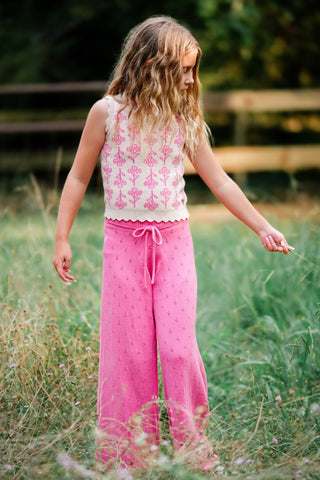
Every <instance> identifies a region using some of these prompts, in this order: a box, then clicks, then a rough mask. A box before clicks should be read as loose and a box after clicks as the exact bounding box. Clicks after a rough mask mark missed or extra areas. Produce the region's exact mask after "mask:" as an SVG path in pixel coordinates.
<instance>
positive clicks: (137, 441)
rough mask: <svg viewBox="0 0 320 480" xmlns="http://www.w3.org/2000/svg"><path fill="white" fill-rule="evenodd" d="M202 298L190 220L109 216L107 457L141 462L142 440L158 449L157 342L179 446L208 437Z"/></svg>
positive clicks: (104, 368)
mask: <svg viewBox="0 0 320 480" xmlns="http://www.w3.org/2000/svg"><path fill="white" fill-rule="evenodd" d="M196 297H197V281H196V271H195V264H194V253H193V243H192V238H191V234H190V229H189V222H188V221H187V220H183V221H179V222H161V223H157V222H153V223H150V222H131V221H128V222H127V221H114V220H106V222H105V242H104V266H103V284H102V303H101V337H100V365H99V387H98V430H99V432H100V435H99V439H100V440H99V446H98V454H97V456H98V458H99V459H100V460H101V461H102V462H103V463H106V464H110V465H112V463H113V462H114V461H121V462H122V463H123V464H126V465H131V466H133V467H140V466H143V465H144V459H143V458H142V456H141V451H142V450H141V448H140V447H141V445H147V446H148V448H149V449H150V447H151V450H152V449H153V450H155V449H156V447H154V445H157V443H158V441H159V439H158V432H159V409H158V402H157V399H158V361H157V346H158V349H159V355H160V361H161V370H162V377H163V385H164V392H165V396H166V401H167V408H168V414H169V421H170V432H171V436H172V440H173V444H174V447H175V448H176V449H179V448H180V447H181V446H182V445H184V444H185V443H186V442H189V443H190V444H194V443H195V442H196V443H198V442H199V441H200V440H201V439H203V438H205V436H204V430H205V428H206V423H207V416H208V399H207V383H206V374H205V371H204V366H203V362H202V359H201V356H200V353H199V349H198V345H197V340H196V334H195V316H196ZM139 446H140V447H139ZM145 454H146V452H145V451H144V453H143V456H145Z"/></svg>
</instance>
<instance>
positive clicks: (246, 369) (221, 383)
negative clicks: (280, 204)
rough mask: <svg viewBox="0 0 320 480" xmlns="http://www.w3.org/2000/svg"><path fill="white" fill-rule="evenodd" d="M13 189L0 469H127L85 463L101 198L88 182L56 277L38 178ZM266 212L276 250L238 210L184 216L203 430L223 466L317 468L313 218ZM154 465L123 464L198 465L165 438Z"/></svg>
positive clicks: (0, 260)
mask: <svg viewBox="0 0 320 480" xmlns="http://www.w3.org/2000/svg"><path fill="white" fill-rule="evenodd" d="M24 194H25V195H26V199H27V200H26V203H27V208H22V211H21V210H20V211H18V213H17V212H15V211H12V209H10V208H9V207H10V206H8V208H7V209H4V210H3V212H2V217H1V219H0V222H1V246H0V280H1V283H0V318H1V319H0V329H1V330H0V335H1V366H0V369H1V376H0V389H1V404H0V408H1V417H0V418H1V424H0V465H1V466H0V478H4V479H5V478H15V479H26V480H29V479H30V480H31V479H32V480H33V479H38V478H39V479H40V478H45V479H56V478H59V477H60V478H63V479H76V478H97V479H102V478H104V479H112V478H124V475H123V472H122V473H120V474H116V473H115V472H113V473H106V472H100V473H99V472H95V473H94V446H95V408H96V389H97V365H98V346H99V306H100V284H101V267H102V242H103V207H102V202H101V199H99V200H97V199H96V198H95V197H93V196H90V195H88V196H87V197H86V199H85V201H84V204H83V208H82V210H81V212H80V214H79V216H78V218H77V220H76V223H75V225H74V228H73V231H72V236H71V243H72V246H73V255H74V258H73V272H74V274H75V275H76V277H77V279H78V281H77V283H76V284H74V285H72V286H70V287H67V286H64V285H63V284H62V283H61V282H60V281H59V279H58V278H56V274H55V272H54V270H53V267H51V255H52V247H53V235H54V223H55V220H54V219H55V201H54V200H53V201H52V206H53V208H50V205H51V203H50V201H51V200H52V199H51V200H50V198H49V199H48V198H44V197H43V195H44V194H43V192H42V191H41V190H40V189H39V187H38V186H37V184H36V183H34V184H33V186H32V188H31V189H29V190H28V191H27V192H24ZM98 202H99V203H98ZM277 225H278V227H279V228H281V229H282V230H283V231H285V233H286V235H287V237H288V239H289V240H290V243H291V244H293V245H294V246H295V253H291V254H290V255H289V256H287V257H285V256H282V255H278V254H277V255H273V254H268V253H266V252H265V251H264V250H263V249H262V247H261V246H260V244H259V241H258V239H257V238H256V237H255V235H254V234H252V233H251V232H250V231H249V230H247V229H245V228H244V227H242V226H241V225H240V224H239V223H237V222H232V223H228V224H223V225H213V226H210V227H200V226H199V225H198V224H197V223H196V221H194V223H193V234H194V244H195V251H196V262H197V268H198V290H199V300H198V318H197V334H198V342H199V346H200V350H201V352H202V355H203V360H204V362H205V366H206V371H207V377H208V389H209V400H210V407H211V418H210V421H209V428H208V436H209V439H210V441H211V442H212V444H213V446H214V449H215V450H216V451H217V453H218V454H219V455H220V458H221V463H222V464H223V465H225V468H226V476H225V478H235V479H245V478H251V479H258V478H259V479H266V480H267V479H280V478H281V479H290V480H291V479H295V478H303V479H315V478H320V473H319V460H320V455H319V442H320V425H319V421H320V398H319V396H320V384H319V383H320V381H319V378H320V377H319V373H320V356H319V347H320V326H319V278H320V277H319V264H320V252H319V247H318V245H319V243H318V235H319V228H318V227H319V225H315V224H311V223H309V222H308V221H307V220H306V221H304V222H301V223H299V224H290V223H288V222H285V223H284V222H281V224H279V223H278V222H277ZM162 407H163V405H162ZM163 417H164V420H165V413H164V415H163ZM163 434H164V435H166V434H167V431H166V426H165V421H164V426H163ZM156 467H157V468H155V469H153V470H149V471H140V472H136V473H134V474H133V476H134V478H139V479H144V480H146V479H158V480H167V479H175V478H177V479H186V480H188V479H190V480H191V479H199V478H203V475H202V474H201V473H200V472H194V471H192V470H191V469H190V467H188V465H186V464H184V463H183V458H182V459H174V458H173V456H172V451H171V446H170V443H167V442H164V444H163V445H162V446H161V455H160V456H159V460H158V462H157V465H156ZM128 478H129V477H128Z"/></svg>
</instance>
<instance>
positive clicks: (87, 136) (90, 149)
mask: <svg viewBox="0 0 320 480" xmlns="http://www.w3.org/2000/svg"><path fill="white" fill-rule="evenodd" d="M107 115H108V102H106V101H105V99H101V100H99V101H98V102H96V103H95V104H94V105H93V107H92V108H91V110H90V112H89V114H88V118H87V121H86V124H85V126H84V129H83V132H82V135H81V139H80V143H79V147H78V150H77V153H76V156H75V159H74V162H73V165H72V167H71V170H70V172H69V174H68V177H67V179H66V182H65V185H64V188H63V191H62V195H61V200H60V206H59V213H58V220H57V228H56V241H55V248H54V253H53V261H52V262H53V265H54V266H55V269H56V271H57V273H58V275H59V277H60V278H61V279H62V280H63V281H64V282H65V283H67V284H70V281H74V280H75V278H74V277H73V276H72V275H71V274H70V272H69V269H70V266H71V257H72V255H71V248H70V245H69V234H70V230H71V227H72V225H73V222H74V219H75V217H76V215H77V213H78V210H79V208H80V205H81V202H82V199H83V196H84V194H85V191H86V189H87V186H88V183H89V180H90V178H91V176H92V173H93V170H94V167H95V165H96V163H97V159H98V157H99V155H100V152H101V149H102V147H103V144H104V142H105V135H106V133H105V121H106V118H107Z"/></svg>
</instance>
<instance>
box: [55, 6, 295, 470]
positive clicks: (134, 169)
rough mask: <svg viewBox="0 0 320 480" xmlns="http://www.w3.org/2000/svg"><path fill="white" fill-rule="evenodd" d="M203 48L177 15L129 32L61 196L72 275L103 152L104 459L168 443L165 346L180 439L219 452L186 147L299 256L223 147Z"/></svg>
mask: <svg viewBox="0 0 320 480" xmlns="http://www.w3.org/2000/svg"><path fill="white" fill-rule="evenodd" d="M200 57H201V50H200V47H199V45H198V42H197V41H196V40H195V39H194V37H193V36H192V35H191V33H190V32H189V31H188V30H187V29H186V28H184V27H183V26H181V25H179V24H178V23H177V22H176V21H175V20H173V19H171V18H168V17H164V16H160V17H152V18H150V19H148V20H146V21H145V22H143V23H142V24H140V25H138V26H137V27H135V28H134V29H133V30H132V31H131V32H130V33H129V35H128V37H127V39H126V41H125V43H124V47H123V51H122V55H121V56H120V59H119V62H118V65H117V66H116V68H115V71H114V75H113V79H112V81H111V84H110V87H109V90H108V92H107V94H106V95H105V96H104V98H102V99H101V100H99V101H98V102H96V103H95V104H94V105H93V107H92V109H91V110H90V112H89V115H88V118H87V121H86V125H85V127H84V130H83V133H82V137H81V141H80V145H79V148H78V151H77V154H76V157H75V160H74V164H73V166H72V168H71V170H70V173H69V175H68V178H67V180H66V183H65V186H64V189H63V193H62V197H61V203H60V208H59V214H58V222H57V231H56V244H55V250H54V256H53V264H54V266H55V268H56V270H57V273H58V275H59V276H60V277H61V279H62V280H63V281H64V282H65V283H67V284H70V282H71V281H74V280H75V278H74V277H73V276H72V275H71V273H70V265H71V249H70V246H69V243H68V237H69V233H70V230H71V226H72V224H73V221H74V219H75V216H76V214H77V212H78V209H79V207H80V204H81V201H82V198H83V195H84V193H85V190H86V187H87V185H88V182H89V179H90V177H91V175H92V172H93V169H94V167H95V164H96V161H97V158H98V156H99V155H100V154H101V167H102V177H103V186H104V200H105V242H104V251H103V255H104V262H103V282H102V301H101V338H100V340H101V343H100V364H99V387H98V426H99V431H100V432H101V435H100V436H99V438H100V437H101V438H100V449H99V452H98V458H99V459H101V461H102V462H103V463H106V464H108V465H109V464H111V463H112V462H115V461H121V462H122V464H123V465H127V466H132V467H141V466H144V465H146V462H147V460H148V458H150V456H149V455H147V451H148V452H149V453H150V451H153V450H156V449H157V442H158V440H159V439H158V422H159V419H158V416H159V412H158V402H157V399H158V369H157V349H158V350H159V355H160V360H161V368H162V375H163V385H164V392H165V396H166V400H167V409H168V415H169V422H170V431H171V436H172V440H173V445H174V448H175V449H176V450H177V451H178V450H180V449H182V448H183V451H188V452H189V457H190V460H191V461H192V462H193V463H194V464H197V466H198V467H200V468H202V469H203V470H206V469H210V468H211V467H213V466H214V464H215V462H216V458H217V457H216V456H215V454H214V453H213V451H212V448H211V446H210V445H209V442H208V440H207V439H206V436H205V433H204V431H205V427H206V422H207V417H208V413H209V408H208V400H207V385H206V375H205V371H204V367H203V363H202V359H201V356H200V353H199V350H198V346H197V341H196V336H195V314H196V272H195V265H194V257H193V246H192V240H191V236H190V231H189V224H188V217H189V214H188V210H187V207H186V195H185V192H184V179H183V158H184V156H185V155H186V154H187V155H188V156H189V158H190V159H191V161H192V162H193V164H194V166H195V168H196V169H197V171H198V173H199V175H200V176H201V177H202V178H203V180H204V181H205V182H206V184H207V185H208V186H209V188H210V189H211V191H212V192H213V193H214V194H215V195H216V196H217V197H218V198H219V199H220V200H221V202H222V203H223V204H224V205H225V206H226V207H227V208H228V209H229V210H230V211H231V212H232V213H233V214H234V215H235V216H237V217H238V218H239V219H240V220H241V221H242V222H244V223H245V224H246V225H248V226H249V227H250V228H251V229H252V230H253V231H254V232H256V233H257V234H258V235H259V237H260V240H261V242H262V244H263V246H264V247H265V249H266V250H268V251H271V252H272V251H273V252H283V253H284V254H288V252H289V251H290V249H291V248H292V247H290V246H289V245H288V244H287V242H286V240H285V238H284V236H283V235H282V234H281V233H280V232H278V231H277V230H275V229H274V228H273V227H272V226H271V225H270V224H269V223H268V222H267V220H266V219H265V218H264V217H262V216H261V215H260V214H259V213H258V212H257V211H256V210H255V208H254V207H253V206H252V205H251V203H250V202H249V200H248V199H247V198H246V197H245V195H244V194H243V193H242V191H241V190H240V189H239V187H238V186H237V185H236V184H235V183H234V182H233V181H232V180H231V179H230V178H229V176H227V174H226V173H225V172H224V171H223V170H222V168H221V167H220V165H219V163H218V162H217V160H216V158H215V156H214V154H213V153H212V150H211V147H210V145H209V143H208V139H207V127H206V125H205V122H204V119H203V115H202V112H201V108H200V101H199V90H200V83H199V78H198V70H199V62H200ZM187 446H188V447H189V448H188V449H186V447H187ZM180 452H181V450H180ZM192 454H193V456H192Z"/></svg>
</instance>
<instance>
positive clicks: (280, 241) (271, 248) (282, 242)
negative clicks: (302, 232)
mask: <svg viewBox="0 0 320 480" xmlns="http://www.w3.org/2000/svg"><path fill="white" fill-rule="evenodd" d="M259 237H260V240H261V243H262V245H263V246H264V248H265V249H266V250H268V252H282V253H284V254H285V255H288V253H289V252H290V250H294V248H293V247H290V245H288V243H287V241H286V239H285V238H284V236H283V235H282V233H281V232H278V230H275V229H274V228H272V227H271V228H269V229H268V230H262V231H261V232H259Z"/></svg>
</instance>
